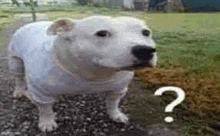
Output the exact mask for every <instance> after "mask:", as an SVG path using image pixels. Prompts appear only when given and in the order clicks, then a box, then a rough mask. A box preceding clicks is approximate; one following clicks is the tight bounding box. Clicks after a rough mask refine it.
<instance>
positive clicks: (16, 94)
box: [13, 87, 25, 98]
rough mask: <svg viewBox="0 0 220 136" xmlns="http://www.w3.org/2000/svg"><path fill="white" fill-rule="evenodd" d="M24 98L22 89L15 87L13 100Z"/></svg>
mask: <svg viewBox="0 0 220 136" xmlns="http://www.w3.org/2000/svg"><path fill="white" fill-rule="evenodd" d="M24 96H25V90H24V88H22V87H16V88H15V91H14V92H13V97H14V98H21V97H24Z"/></svg>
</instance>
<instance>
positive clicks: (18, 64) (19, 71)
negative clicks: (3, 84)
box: [9, 56, 26, 98]
mask: <svg viewBox="0 0 220 136" xmlns="http://www.w3.org/2000/svg"><path fill="white" fill-rule="evenodd" d="M9 68H10V71H11V72H12V73H13V74H14V75H15V91H14V93H13V97H14V98H20V97H22V96H25V92H26V82H25V70H24V63H23V60H22V59H21V58H19V57H15V56H13V57H10V59H9Z"/></svg>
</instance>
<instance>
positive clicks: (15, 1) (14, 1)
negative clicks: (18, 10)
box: [11, 0, 20, 7]
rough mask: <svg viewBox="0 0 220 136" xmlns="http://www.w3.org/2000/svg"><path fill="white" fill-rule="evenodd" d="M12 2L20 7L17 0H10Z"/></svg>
mask: <svg viewBox="0 0 220 136" xmlns="http://www.w3.org/2000/svg"><path fill="white" fill-rule="evenodd" d="M11 2H12V4H16V5H17V6H18V7H20V4H19V3H18V1H17V0H11Z"/></svg>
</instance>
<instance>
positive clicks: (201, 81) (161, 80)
mask: <svg viewBox="0 0 220 136" xmlns="http://www.w3.org/2000/svg"><path fill="white" fill-rule="evenodd" d="M213 67H214V66H210V69H209V73H206V74H203V75H199V77H197V78H191V77H189V76H190V74H192V73H193V72H196V71H193V70H192V69H187V68H184V67H179V66H175V65H174V66H173V67H172V68H170V69H165V68H152V69H146V70H143V71H140V72H138V73H136V76H137V77H138V78H140V80H141V81H142V82H143V84H144V85H145V86H149V85H152V84H157V85H160V86H177V87H181V88H183V89H184V91H185V93H186V99H188V100H190V108H191V110H193V111H196V112H198V113H199V114H201V115H207V114H208V113H210V112H212V113H213V114H215V115H219V113H220V100H219V99H220V91H219V90H220V84H219V82H220V73H219V74H218V73H216V72H214V70H216V69H214V68H213Z"/></svg>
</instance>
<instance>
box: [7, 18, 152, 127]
mask: <svg viewBox="0 0 220 136" xmlns="http://www.w3.org/2000/svg"><path fill="white" fill-rule="evenodd" d="M9 57H10V61H9V66H10V69H11V71H12V72H13V73H14V74H15V75H16V88H15V91H14V94H13V96H14V97H21V96H22V95H25V96H27V97H28V98H29V99H30V100H31V101H32V102H34V103H35V104H36V105H37V107H38V109H39V128H40V129H41V130H42V131H52V130H53V129H55V128H56V127H57V124H56V122H55V114H54V112H53V110H52V106H53V103H54V102H55V100H56V99H57V98H58V97H59V96H60V95H61V94H72V95H75V94H89V93H98V92H106V107H107V112H108V114H109V116H110V118H111V119H113V120H114V121H117V122H123V123H126V122H127V121H128V118H127V117H126V115H125V114H123V113H122V112H121V111H120V110H119V108H118V104H119V102H120V100H121V98H123V96H124V95H125V94H126V92H127V90H128V88H127V87H128V84H129V83H130V81H131V80H132V78H133V75H134V72H133V70H136V69H140V68H143V67H152V66H155V65H156V50H155V43H154V41H153V40H152V38H151V31H150V30H149V28H148V27H147V26H146V25H145V23H144V22H143V21H141V20H139V19H135V18H132V17H116V18H112V17H106V16H93V17H88V18H85V19H82V20H72V19H70V18H64V19H58V20H56V21H54V22H49V21H48V22H47V21H43V22H36V23H32V24H28V25H26V26H24V27H22V28H20V29H19V30H18V31H17V32H16V33H15V34H14V36H13V38H12V40H11V42H10V46H9ZM26 83H27V87H28V89H27V90H26V89H25V87H26Z"/></svg>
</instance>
